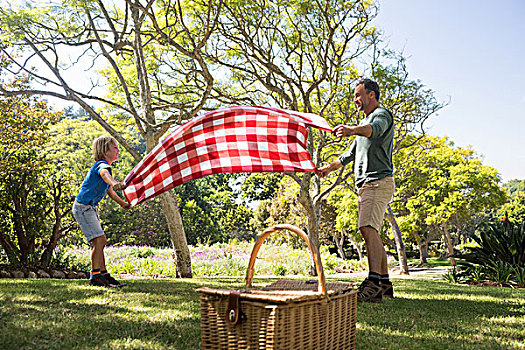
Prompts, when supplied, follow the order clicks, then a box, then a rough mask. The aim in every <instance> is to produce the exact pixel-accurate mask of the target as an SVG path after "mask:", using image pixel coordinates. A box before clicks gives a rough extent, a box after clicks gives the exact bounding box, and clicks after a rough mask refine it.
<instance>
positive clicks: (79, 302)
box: [0, 278, 525, 349]
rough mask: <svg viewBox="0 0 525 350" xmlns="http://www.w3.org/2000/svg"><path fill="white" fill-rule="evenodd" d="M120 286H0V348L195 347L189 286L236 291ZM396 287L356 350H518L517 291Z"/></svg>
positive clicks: (194, 307)
mask: <svg viewBox="0 0 525 350" xmlns="http://www.w3.org/2000/svg"><path fill="white" fill-rule="evenodd" d="M310 279H311V278H310ZM273 280H274V279H266V278H262V279H255V280H254V283H255V284H256V285H258V286H262V285H266V284H269V283H270V282H272V281H273ZM127 282H128V283H129V285H128V286H127V287H124V288H122V289H120V290H118V289H117V290H115V289H100V288H94V287H88V286H87V282H86V281H58V280H0V304H1V305H2V307H1V308H0V348H2V349H17V348H20V349H72V348H75V349H93V348H98V349H124V348H125V349H199V348H200V306H199V297H200V293H197V292H196V291H195V290H196V289H197V288H199V287H202V286H208V287H214V288H227V289H242V288H244V281H243V279H242V278H235V279H233V278H202V279H182V280H174V279H162V280H145V279H143V280H129V281H127ZM395 286H396V295H397V297H396V298H395V299H394V300H386V301H384V302H383V303H380V304H366V303H365V304H361V303H360V304H358V310H357V312H358V314H357V320H358V325H357V326H358V330H357V345H358V349H523V343H524V340H525V330H524V329H523V328H524V327H523V324H524V323H525V291H524V290H509V289H505V290H501V289H497V288H489V287H473V286H463V285H450V284H447V283H445V282H440V281H425V280H410V279H403V280H397V281H395ZM520 344H521V347H520Z"/></svg>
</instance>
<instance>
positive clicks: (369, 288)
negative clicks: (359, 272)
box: [357, 278, 383, 303]
mask: <svg viewBox="0 0 525 350" xmlns="http://www.w3.org/2000/svg"><path fill="white" fill-rule="evenodd" d="M381 292H382V289H381V286H380V285H379V284H375V283H374V282H372V281H370V280H369V279H368V278H365V280H364V281H363V283H361V285H360V286H359V289H358V292H357V301H364V302H368V303H379V302H381V301H383V295H382V293H381Z"/></svg>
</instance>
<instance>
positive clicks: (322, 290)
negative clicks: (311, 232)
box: [246, 224, 326, 296]
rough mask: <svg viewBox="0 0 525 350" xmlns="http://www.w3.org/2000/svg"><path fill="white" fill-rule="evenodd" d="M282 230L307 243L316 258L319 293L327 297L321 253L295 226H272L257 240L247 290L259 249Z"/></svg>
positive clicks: (251, 260) (249, 267)
mask: <svg viewBox="0 0 525 350" xmlns="http://www.w3.org/2000/svg"><path fill="white" fill-rule="evenodd" d="M280 230H288V231H292V232H293V233H295V234H297V235H298V236H299V237H301V238H302V239H303V241H305V242H306V245H307V246H308V249H310V251H311V252H312V256H313V258H314V263H315V269H316V270H317V276H318V277H319V289H318V292H319V293H320V294H322V295H323V296H326V282H325V276H324V270H323V264H322V263H321V256H320V255H319V251H318V250H317V248H316V247H314V246H313V245H312V243H311V242H310V239H309V238H308V235H307V234H306V233H304V231H303V230H301V229H300V228H298V227H297V226H293V225H289V224H280V225H275V226H271V227H269V228H267V229H266V230H264V232H263V233H262V234H261V235H260V236H259V238H257V241H256V242H255V245H254V246H253V250H252V255H251V256H250V263H249V264H248V270H247V271H246V289H249V288H251V287H252V280H253V274H254V266H255V259H256V258H257V254H258V253H259V249H260V248H261V245H262V244H263V242H264V240H265V239H266V238H267V237H268V236H269V235H271V234H272V233H274V232H277V231H280Z"/></svg>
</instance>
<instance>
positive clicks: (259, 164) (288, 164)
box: [124, 106, 332, 206]
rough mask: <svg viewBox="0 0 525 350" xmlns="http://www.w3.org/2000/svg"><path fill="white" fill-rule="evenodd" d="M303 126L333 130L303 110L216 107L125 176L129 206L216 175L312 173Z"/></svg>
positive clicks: (177, 131) (175, 133)
mask: <svg viewBox="0 0 525 350" xmlns="http://www.w3.org/2000/svg"><path fill="white" fill-rule="evenodd" d="M308 126H312V127H316V128H319V129H322V130H325V131H332V129H331V128H330V126H329V125H328V123H327V122H326V120H324V119H323V118H321V117H319V116H317V115H315V114H308V113H300V112H294V111H287V110H281V109H276V108H267V107H259V106H237V107H230V108H223V109H218V110H215V111H211V112H208V113H206V114H203V115H201V116H198V117H195V118H193V119H192V120H189V121H188V122H187V123H185V124H183V125H181V126H179V127H178V128H177V129H175V130H174V131H173V132H172V133H171V134H170V135H169V136H167V137H166V138H165V139H164V140H162V142H161V143H159V144H158V145H157V147H155V148H154V149H153V150H152V151H151V152H150V153H149V154H148V155H146V157H144V159H142V160H141V161H140V163H139V164H137V166H135V168H133V170H132V171H131V172H130V173H129V174H128V176H126V178H125V180H124V183H125V184H126V188H125V189H124V196H125V197H126V199H127V201H128V202H129V203H130V204H131V205H132V206H133V205H136V204H138V203H140V202H142V201H145V200H147V199H149V198H152V197H155V196H157V195H159V194H161V193H163V192H165V191H168V190H170V189H172V188H174V187H176V186H179V185H181V184H183V183H185V182H188V181H191V180H195V179H198V178H201V177H204V176H207V175H211V174H218V173H251V172H300V171H315V165H314V164H313V163H312V160H311V159H310V154H309V153H308V151H307V150H306V140H307V138H308V128H307V127H308Z"/></svg>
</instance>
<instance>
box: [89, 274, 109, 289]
mask: <svg viewBox="0 0 525 350" xmlns="http://www.w3.org/2000/svg"><path fill="white" fill-rule="evenodd" d="M89 285H90V286H93V287H113V286H112V285H110V284H109V283H108V281H107V280H106V279H105V278H104V276H102V275H101V274H97V275H95V276H93V277H92V278H90V279H89Z"/></svg>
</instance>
